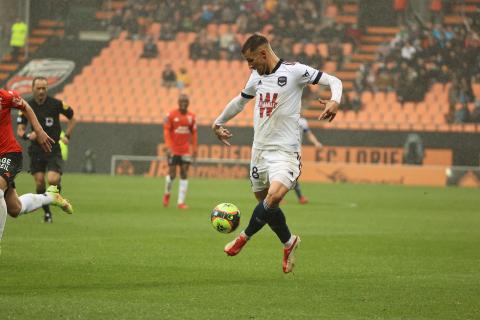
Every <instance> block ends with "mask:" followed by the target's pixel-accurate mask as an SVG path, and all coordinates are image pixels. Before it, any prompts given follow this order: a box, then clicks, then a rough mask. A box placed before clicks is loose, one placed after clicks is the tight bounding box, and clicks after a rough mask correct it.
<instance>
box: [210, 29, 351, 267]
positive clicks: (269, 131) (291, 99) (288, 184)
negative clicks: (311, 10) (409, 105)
mask: <svg viewBox="0 0 480 320" xmlns="http://www.w3.org/2000/svg"><path fill="white" fill-rule="evenodd" d="M242 54H243V56H244V58H245V59H246V60H247V63H248V66H249V67H250V69H251V70H252V73H251V75H250V78H249V79H248V82H247V84H246V86H245V88H244V89H243V90H242V92H241V93H240V94H239V95H238V96H237V97H235V98H233V99H232V100H231V101H230V102H229V103H228V104H227V106H226V107H225V109H224V110H223V112H222V113H221V114H220V116H219V117H218V118H217V119H216V120H215V122H214V123H213V125H212V129H213V131H214V133H215V134H216V135H217V137H218V139H219V140H220V141H222V142H223V143H224V144H226V145H230V142H229V139H230V138H231V137H232V133H231V132H230V131H229V130H228V129H227V128H225V127H224V124H225V123H226V122H227V121H228V120H230V119H232V118H233V117H234V116H235V115H237V114H238V113H239V112H240V111H242V110H243V108H244V107H245V105H246V104H247V102H248V101H249V100H250V99H253V98H256V102H255V110H254V131H255V132H254V138H253V146H252V158H251V163H250V180H251V182H252V189H253V192H254V194H255V197H256V198H257V200H258V201H259V202H258V205H257V206H256V207H255V209H254V210H253V214H252V217H251V219H250V222H249V224H248V226H247V228H246V229H245V230H244V231H242V232H241V233H240V234H239V235H238V236H237V238H235V239H234V240H233V241H231V242H230V243H228V244H227V245H226V246H225V249H224V251H225V253H226V254H228V255H229V256H234V255H236V254H238V253H239V252H240V250H241V249H242V248H243V246H244V245H245V244H246V243H247V241H248V240H249V239H250V238H251V237H252V236H253V235H254V234H255V233H257V232H258V231H259V230H260V229H262V227H263V226H264V225H265V224H268V225H269V226H270V228H271V229H272V230H273V231H274V232H275V233H276V234H277V236H278V238H279V239H280V241H281V242H282V243H283V245H284V251H283V252H284V254H283V272H285V273H289V272H291V271H292V270H293V267H294V262H295V259H294V258H295V256H294V254H295V250H296V249H297V246H298V244H299V242H300V237H299V236H297V235H293V234H291V233H290V230H289V228H288V226H287V223H286V220H285V215H284V213H283V211H282V210H281V209H280V207H279V203H280V201H281V200H282V199H283V197H284V196H285V195H286V194H287V192H288V191H289V190H290V189H292V188H293V187H294V186H295V183H296V181H297V178H298V177H299V176H300V168H301V162H300V144H301V142H300V130H299V123H298V122H299V119H300V107H301V97H302V91H303V88H304V87H305V86H306V85H307V84H322V85H328V86H330V89H331V91H332V97H331V100H328V101H326V102H325V109H324V111H323V112H322V114H321V115H320V118H319V119H320V120H328V121H332V120H333V118H334V117H335V115H336V113H337V111H338V108H339V104H340V98H341V96H342V82H341V81H340V80H339V79H337V78H336V77H333V76H331V75H328V74H326V73H324V72H323V73H322V72H320V71H318V70H316V69H314V68H311V67H309V66H306V65H304V64H301V63H289V62H285V61H283V60H281V59H280V58H278V57H277V55H276V54H275V53H274V52H273V50H272V48H271V47H270V43H269V42H268V40H267V38H265V37H264V36H262V35H260V34H254V35H252V36H250V37H249V38H248V39H247V40H246V41H245V43H244V45H243V47H242Z"/></svg>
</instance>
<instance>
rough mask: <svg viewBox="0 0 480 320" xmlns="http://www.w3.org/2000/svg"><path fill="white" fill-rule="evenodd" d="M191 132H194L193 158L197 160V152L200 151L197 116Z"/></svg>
mask: <svg viewBox="0 0 480 320" xmlns="http://www.w3.org/2000/svg"><path fill="white" fill-rule="evenodd" d="M190 131H191V132H192V156H193V159H196V158H197V151H198V130H197V120H196V119H195V116H194V117H193V121H192V125H191V127H190Z"/></svg>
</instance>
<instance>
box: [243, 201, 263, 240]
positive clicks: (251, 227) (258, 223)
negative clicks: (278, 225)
mask: <svg viewBox="0 0 480 320" xmlns="http://www.w3.org/2000/svg"><path fill="white" fill-rule="evenodd" d="M267 209H268V206H267V204H266V203H265V201H260V202H259V203H258V204H257V206H256V207H255V209H253V213H252V217H251V218H250V222H249V223H248V226H247V228H246V229H245V234H246V235H247V237H251V236H253V235H254V234H255V233H257V232H258V231H260V229H262V228H263V226H264V225H265V224H266V223H267V216H268V210H267Z"/></svg>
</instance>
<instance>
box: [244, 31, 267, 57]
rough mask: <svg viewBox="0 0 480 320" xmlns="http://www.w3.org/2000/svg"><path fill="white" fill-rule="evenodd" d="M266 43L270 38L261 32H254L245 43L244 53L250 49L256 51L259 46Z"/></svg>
mask: <svg viewBox="0 0 480 320" xmlns="http://www.w3.org/2000/svg"><path fill="white" fill-rule="evenodd" d="M264 44H268V39H267V38H266V37H265V36H262V35H261V34H259V33H255V34H252V35H251V36H250V37H248V39H247V41H245V43H244V44H243V47H242V53H243V54H245V52H247V51H249V50H250V51H255V50H257V49H258V47H260V46H262V45H264Z"/></svg>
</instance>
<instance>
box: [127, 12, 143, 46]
mask: <svg viewBox="0 0 480 320" xmlns="http://www.w3.org/2000/svg"><path fill="white" fill-rule="evenodd" d="M123 29H124V30H127V32H128V39H131V40H137V39H138V37H139V30H140V27H139V25H138V21H137V17H136V16H135V15H134V14H133V11H132V10H131V9H127V10H126V11H125V13H124V15H123Z"/></svg>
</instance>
